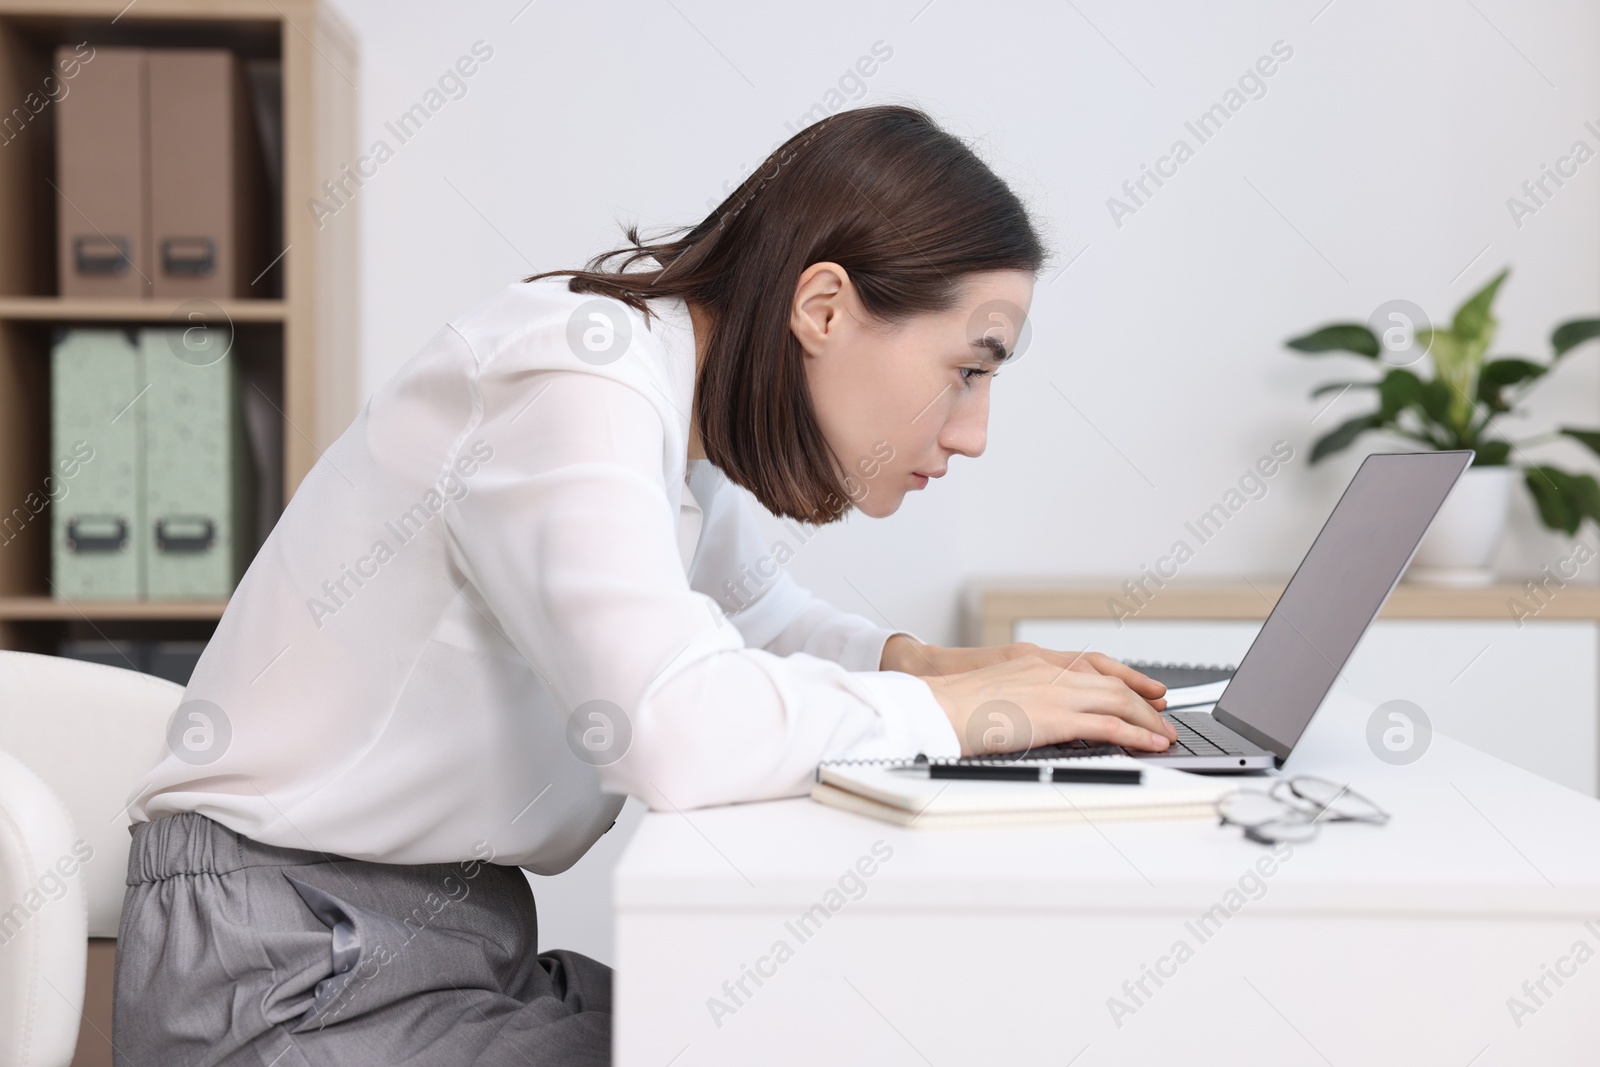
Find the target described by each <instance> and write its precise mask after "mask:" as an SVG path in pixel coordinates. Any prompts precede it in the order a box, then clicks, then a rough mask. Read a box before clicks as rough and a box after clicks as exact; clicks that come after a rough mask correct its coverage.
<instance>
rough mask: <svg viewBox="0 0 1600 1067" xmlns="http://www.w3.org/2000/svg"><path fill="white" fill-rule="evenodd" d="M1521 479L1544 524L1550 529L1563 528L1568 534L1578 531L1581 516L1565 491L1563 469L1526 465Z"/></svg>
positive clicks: (1565, 480) (1565, 475)
mask: <svg viewBox="0 0 1600 1067" xmlns="http://www.w3.org/2000/svg"><path fill="white" fill-rule="evenodd" d="M1523 481H1524V483H1525V484H1526V485H1527V486H1528V492H1529V494H1531V495H1532V496H1533V502H1534V504H1535V505H1536V506H1537V507H1538V508H1539V518H1540V519H1541V520H1542V521H1543V522H1544V524H1545V525H1546V526H1548V527H1550V529H1552V530H1565V531H1566V532H1567V533H1569V534H1575V533H1577V532H1578V523H1579V522H1580V521H1581V516H1579V515H1578V513H1577V511H1576V510H1575V509H1574V507H1573V504H1572V502H1571V501H1570V500H1569V499H1568V497H1567V493H1566V492H1565V489H1564V487H1565V486H1566V484H1567V474H1566V472H1565V471H1560V470H1557V469H1556V468H1554V467H1528V468H1527V469H1526V470H1525V471H1524V472H1523Z"/></svg>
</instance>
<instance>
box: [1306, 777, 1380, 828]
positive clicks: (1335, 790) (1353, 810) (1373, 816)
mask: <svg viewBox="0 0 1600 1067" xmlns="http://www.w3.org/2000/svg"><path fill="white" fill-rule="evenodd" d="M1289 787H1290V788H1291V789H1292V790H1293V791H1294V793H1295V795H1296V796H1298V797H1299V798H1301V799H1302V800H1304V801H1305V802H1307V803H1309V804H1312V805H1314V806H1315V807H1316V808H1318V809H1321V810H1322V812H1323V814H1322V815H1321V816H1320V818H1321V819H1322V821H1324V822H1328V821H1333V822H1342V821H1352V820H1353V821H1360V822H1381V821H1382V820H1384V819H1386V818H1388V816H1387V815H1386V814H1385V813H1384V811H1383V809H1381V808H1379V807H1378V806H1377V805H1376V804H1374V803H1373V802H1372V801H1370V800H1368V799H1367V798H1366V797H1364V796H1362V795H1361V794H1360V793H1356V792H1352V791H1351V789H1350V788H1349V787H1348V786H1344V785H1340V784H1339V783H1337V782H1330V781H1328V780H1327V779H1326V778H1312V777H1300V778H1291V779H1289Z"/></svg>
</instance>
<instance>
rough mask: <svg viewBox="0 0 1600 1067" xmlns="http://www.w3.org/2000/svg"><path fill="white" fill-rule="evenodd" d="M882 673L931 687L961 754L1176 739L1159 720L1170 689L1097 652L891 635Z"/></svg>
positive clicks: (1144, 744)
mask: <svg viewBox="0 0 1600 1067" xmlns="http://www.w3.org/2000/svg"><path fill="white" fill-rule="evenodd" d="M882 669H883V670H898V671H902V672H904V673H907V674H916V675H919V676H921V677H922V679H923V680H924V681H925V682H927V683H928V687H929V688H930V689H931V690H933V695H934V697H935V699H937V700H938V701H939V704H940V706H941V707H943V708H944V711H945V714H946V715H947V716H949V718H950V723H951V725H952V726H954V727H955V730H956V735H957V736H958V737H959V738H960V739H961V751H962V754H963V755H983V754H990V753H995V752H1003V751H1016V750H1020V749H1023V748H1029V747H1033V746H1037V745H1050V744H1056V743H1059V742H1061V741H1071V740H1075V739H1082V740H1085V741H1095V742H1101V743H1106V744H1113V745H1124V746H1127V747H1129V748H1139V749H1146V750H1149V751H1153V752H1160V751H1162V750H1164V749H1165V748H1166V747H1167V745H1168V743H1169V742H1170V741H1171V740H1172V739H1174V738H1175V737H1176V736H1177V735H1176V732H1175V731H1174V730H1173V729H1172V727H1171V726H1169V725H1168V724H1167V723H1166V722H1165V721H1164V720H1163V719H1162V718H1161V716H1160V715H1159V714H1158V712H1159V711H1160V710H1161V709H1162V708H1164V707H1166V703H1167V702H1166V700H1165V698H1163V697H1162V696H1161V694H1162V693H1165V692H1166V687H1165V686H1164V685H1162V684H1161V683H1160V682H1157V681H1156V680H1155V679H1153V678H1150V677H1148V676H1146V675H1143V674H1140V673H1139V672H1138V671H1136V670H1134V669H1133V668H1132V667H1129V666H1126V665H1125V664H1122V663H1119V662H1118V661H1116V660H1114V659H1112V658H1111V657H1110V656H1107V655H1105V654H1103V653H1100V652H1057V651H1053V650H1051V649H1044V648H1040V647H1038V646H1037V645H1033V644H1030V643H1028V642H1019V643H1017V644H1011V645H1000V646H996V647H992V648H944V647H941V646H938V645H926V644H923V643H921V642H919V641H914V640H912V639H911V638H909V637H907V636H906V635H904V634H896V635H894V636H893V637H891V638H890V639H889V641H888V643H887V644H885V645H884V650H883V657H882Z"/></svg>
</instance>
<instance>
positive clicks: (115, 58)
mask: <svg viewBox="0 0 1600 1067" xmlns="http://www.w3.org/2000/svg"><path fill="white" fill-rule="evenodd" d="M74 56H75V53H74V51H73V49H71V48H69V47H66V46H63V47H62V48H60V49H58V50H57V53H56V61H57V66H58V69H60V65H61V64H62V63H65V62H67V61H68V60H69V59H71V58H73V57H74ZM146 80H147V79H146V65H145V53H144V50H143V49H139V48H97V49H96V50H95V57H94V62H92V63H84V64H81V65H80V70H79V73H78V76H77V78H76V79H74V81H73V83H72V91H71V92H70V93H66V94H63V95H62V97H61V100H60V101H59V102H58V103H57V104H56V107H57V108H58V109H59V111H58V114H57V124H58V125H57V131H56V186H57V188H58V189H59V190H60V193H59V195H58V196H57V197H56V218H57V224H56V273H57V282H58V286H59V290H60V293H61V295H62V296H92V297H147V296H149V295H151V293H150V284H149V279H150V277H151V265H150V236H149V232H148V221H149V220H148V216H147V213H146V210H145V199H146V196H147V195H148V188H147V185H146V181H147V176H148V173H149V166H148V161H147V158H146V151H147V143H146V137H145V114H146V101H145V96H146V87H147V86H146Z"/></svg>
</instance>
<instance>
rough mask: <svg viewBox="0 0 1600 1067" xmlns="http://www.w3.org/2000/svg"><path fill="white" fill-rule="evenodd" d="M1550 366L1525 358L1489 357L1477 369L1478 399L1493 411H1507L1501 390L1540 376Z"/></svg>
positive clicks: (1507, 407) (1508, 408)
mask: <svg viewBox="0 0 1600 1067" xmlns="http://www.w3.org/2000/svg"><path fill="white" fill-rule="evenodd" d="M1549 369H1550V368H1549V367H1548V366H1547V365H1545V364H1543V363H1534V362H1533V361H1531V360H1526V359H1515V358H1507V359H1491V360H1490V361H1489V362H1487V363H1485V364H1484V365H1483V367H1482V368H1481V369H1480V370H1479V371H1478V399H1479V400H1481V401H1482V402H1483V403H1485V404H1487V405H1489V408H1490V409H1491V410H1493V411H1509V410H1511V409H1510V406H1509V405H1508V404H1507V403H1506V401H1505V397H1504V396H1502V395H1501V394H1502V391H1503V390H1504V389H1505V388H1506V387H1507V386H1510V385H1517V384H1518V383H1521V382H1527V381H1532V380H1534V379H1535V378H1539V377H1542V376H1543V375H1544V373H1545V372H1546V371H1548V370H1549Z"/></svg>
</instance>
